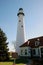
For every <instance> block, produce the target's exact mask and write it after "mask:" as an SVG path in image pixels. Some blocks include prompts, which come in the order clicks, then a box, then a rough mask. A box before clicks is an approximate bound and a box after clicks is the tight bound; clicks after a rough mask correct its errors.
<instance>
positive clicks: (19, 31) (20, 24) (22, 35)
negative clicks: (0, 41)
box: [16, 8, 25, 54]
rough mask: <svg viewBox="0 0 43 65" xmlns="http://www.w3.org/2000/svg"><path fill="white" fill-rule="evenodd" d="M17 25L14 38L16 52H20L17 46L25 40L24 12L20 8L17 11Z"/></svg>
mask: <svg viewBox="0 0 43 65" xmlns="http://www.w3.org/2000/svg"><path fill="white" fill-rule="evenodd" d="M17 16H18V26H17V38H16V52H17V53H18V54H20V49H19V46H20V45H22V44H23V43H24V42H25V29H24V12H23V9H22V8H20V9H19V11H18V13H17Z"/></svg>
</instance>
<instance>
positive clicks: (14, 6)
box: [0, 0, 43, 50]
mask: <svg viewBox="0 0 43 65" xmlns="http://www.w3.org/2000/svg"><path fill="white" fill-rule="evenodd" d="M19 8H23V10H24V13H25V17H24V19H25V31H26V32H25V33H26V35H25V36H26V39H29V38H33V37H38V36H43V0H0V28H2V30H3V31H4V32H5V33H6V36H7V38H8V41H9V48H11V49H12V47H13V46H11V45H12V44H11V43H12V41H15V40H16V33H17V22H18V17H17V13H18V9H19ZM11 49H10V50H11Z"/></svg>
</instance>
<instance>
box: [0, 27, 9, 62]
mask: <svg viewBox="0 0 43 65" xmlns="http://www.w3.org/2000/svg"><path fill="white" fill-rule="evenodd" d="M7 45H8V42H7V37H6V34H5V33H4V32H3V30H2V29H1V28H0V61H4V60H8V59H9V55H8V50H9V49H8V46H7Z"/></svg>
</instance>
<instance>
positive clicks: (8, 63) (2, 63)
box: [0, 62, 24, 65]
mask: <svg viewBox="0 0 43 65" xmlns="http://www.w3.org/2000/svg"><path fill="white" fill-rule="evenodd" d="M0 65H13V62H0ZM16 65H24V64H22V63H20V64H16Z"/></svg>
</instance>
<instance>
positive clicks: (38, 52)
mask: <svg viewBox="0 0 43 65" xmlns="http://www.w3.org/2000/svg"><path fill="white" fill-rule="evenodd" d="M20 56H28V57H38V58H39V57H40V58H42V57H43V36H41V37H37V38H33V39H29V40H28V41H26V42H25V43H24V44H22V45H21V46H20Z"/></svg>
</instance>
